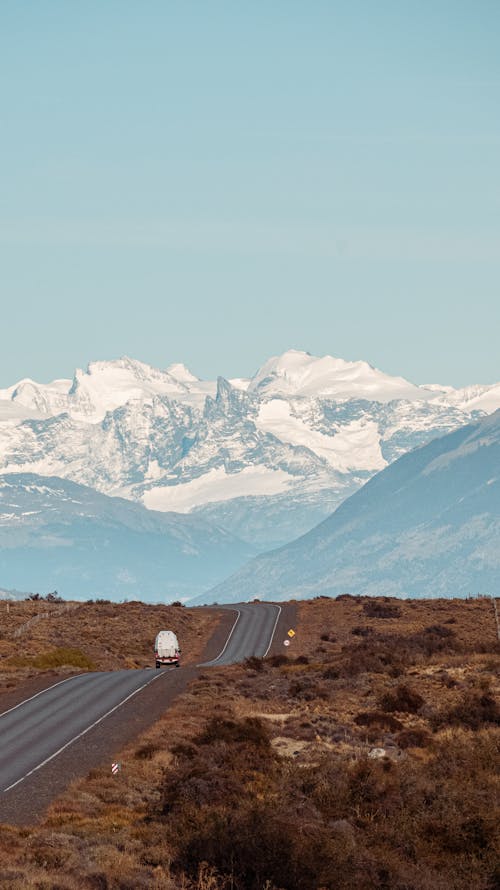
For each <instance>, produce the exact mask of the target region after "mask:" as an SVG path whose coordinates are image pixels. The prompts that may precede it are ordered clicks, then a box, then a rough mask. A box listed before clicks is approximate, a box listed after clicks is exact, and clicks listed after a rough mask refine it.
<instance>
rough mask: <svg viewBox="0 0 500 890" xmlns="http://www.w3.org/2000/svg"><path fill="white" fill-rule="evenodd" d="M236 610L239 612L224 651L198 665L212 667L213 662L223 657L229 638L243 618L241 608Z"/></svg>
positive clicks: (229, 637)
mask: <svg viewBox="0 0 500 890" xmlns="http://www.w3.org/2000/svg"><path fill="white" fill-rule="evenodd" d="M236 612H237V613H238V614H237V615H236V621H235V622H234V624H233V626H232V628H231V631H230V634H229V636H228V638H227V640H226V643H225V646H224V648H223V650H222V652H219V654H218V656H217V658H212V661H205V662H204V663H203V664H198V665H197V667H210V665H211V664H215V662H216V661H218V660H219V658H222V656H223V655H224V652H225V651H226V649H227V646H228V643H229V640H230V639H231V637H232V635H233V631H234V629H235V627H236V625H237V624H238V621H239V620H240V618H241V612H240V610H239V609H236Z"/></svg>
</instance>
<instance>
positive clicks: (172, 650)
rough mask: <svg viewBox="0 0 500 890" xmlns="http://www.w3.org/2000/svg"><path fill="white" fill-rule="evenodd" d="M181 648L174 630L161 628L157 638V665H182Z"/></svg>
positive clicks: (158, 666)
mask: <svg viewBox="0 0 500 890" xmlns="http://www.w3.org/2000/svg"><path fill="white" fill-rule="evenodd" d="M180 655H181V650H180V648H179V641H178V639H177V637H176V635H175V634H174V632H173V630H160V632H159V633H158V634H157V636H156V640H155V659H156V667H157V668H161V666H162V665H164V664H175V665H176V666H177V667H180Z"/></svg>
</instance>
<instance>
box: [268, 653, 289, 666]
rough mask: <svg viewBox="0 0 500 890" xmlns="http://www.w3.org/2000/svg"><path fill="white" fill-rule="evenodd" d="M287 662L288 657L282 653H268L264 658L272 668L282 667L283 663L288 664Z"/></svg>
mask: <svg viewBox="0 0 500 890" xmlns="http://www.w3.org/2000/svg"><path fill="white" fill-rule="evenodd" d="M289 662H290V659H289V658H288V655H285V654H284V653H283V654H282V655H281V654H280V655H270V656H269V657H268V658H266V664H269V665H271V667H273V668H274V667H282V666H283V665H284V664H289Z"/></svg>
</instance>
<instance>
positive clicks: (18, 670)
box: [0, 601, 217, 692]
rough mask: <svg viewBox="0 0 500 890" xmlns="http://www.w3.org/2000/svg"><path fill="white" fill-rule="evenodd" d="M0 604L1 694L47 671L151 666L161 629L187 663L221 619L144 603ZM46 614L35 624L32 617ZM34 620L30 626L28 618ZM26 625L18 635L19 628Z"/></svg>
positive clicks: (191, 661) (208, 613)
mask: <svg viewBox="0 0 500 890" xmlns="http://www.w3.org/2000/svg"><path fill="white" fill-rule="evenodd" d="M70 605H72V606H73V608H71V609H68V608H67V606H68V604H55V603H49V604H48V603H46V602H44V601H40V602H32V601H23V602H19V603H10V604H9V610H8V611H7V604H6V603H2V602H0V692H2V691H6V690H7V689H12V688H13V687H15V686H16V685H19V684H20V683H23V682H26V680H30V679H32V678H33V677H35V676H36V675H37V674H38V673H39V672H40V671H45V670H54V669H57V670H61V669H62V670H63V671H64V670H65V669H67V670H74V669H75V668H76V669H80V670H117V669H120V668H141V667H150V666H151V665H152V664H153V663H154V654H153V647H154V640H155V637H156V634H157V633H158V631H159V630H161V629H162V628H171V629H172V630H174V631H175V632H176V633H177V636H178V638H179V641H180V643H181V646H182V658H183V663H185V664H192V663H194V662H195V661H196V660H197V659H198V658H199V657H200V655H201V653H202V651H203V647H204V646H205V644H206V640H207V638H208V636H210V634H211V632H212V630H213V628H214V627H215V625H216V623H217V618H216V615H215V613H214V612H210V611H204V610H202V609H185V608H183V607H182V606H154V605H147V604H145V603H139V602H132V603H81V604H70ZM45 613H49V616H50V617H43V618H40V620H38V621H35V622H33V619H34V618H37V616H39V615H41V614H43V615H45ZM30 621H31V622H32V623H30V624H28V622H30ZM23 627H24V628H25V629H24V630H23V632H22V633H21V634H20V635H19V636H17V635H16V632H18V631H19V629H20V628H23Z"/></svg>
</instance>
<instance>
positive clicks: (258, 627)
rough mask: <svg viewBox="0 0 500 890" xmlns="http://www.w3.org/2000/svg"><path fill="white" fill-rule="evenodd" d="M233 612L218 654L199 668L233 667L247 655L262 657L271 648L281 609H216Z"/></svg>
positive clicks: (261, 605) (260, 605)
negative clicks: (224, 642) (228, 629)
mask: <svg viewBox="0 0 500 890" xmlns="http://www.w3.org/2000/svg"><path fill="white" fill-rule="evenodd" d="M219 608H223V609H231V610H232V611H236V615H235V621H234V624H233V627H232V629H231V632H230V634H229V636H228V638H227V640H226V644H225V646H224V648H223V649H222V651H221V653H220V654H219V655H218V656H217V658H214V659H213V660H212V661H206V662H205V663H204V664H203V665H202V667H210V666H214V667H215V666H216V665H224V664H234V663H235V662H237V661H244V659H245V658H248V657H249V656H250V655H257V656H259V657H264V656H265V655H267V653H268V652H269V649H270V648H271V643H272V641H273V636H274V631H275V630H276V625H277V623H278V619H279V617H280V613H281V606H276V605H274V604H273V603H238V605H231V606H219Z"/></svg>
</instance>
